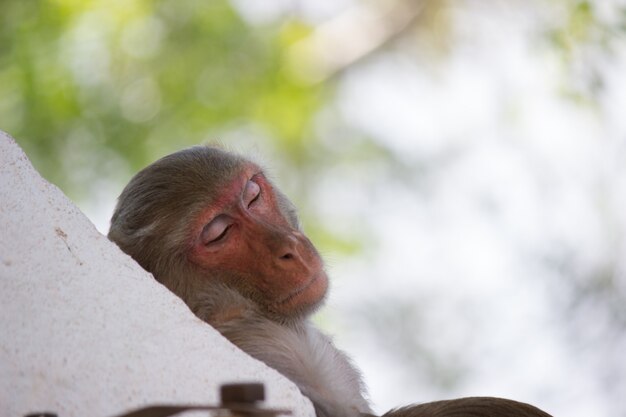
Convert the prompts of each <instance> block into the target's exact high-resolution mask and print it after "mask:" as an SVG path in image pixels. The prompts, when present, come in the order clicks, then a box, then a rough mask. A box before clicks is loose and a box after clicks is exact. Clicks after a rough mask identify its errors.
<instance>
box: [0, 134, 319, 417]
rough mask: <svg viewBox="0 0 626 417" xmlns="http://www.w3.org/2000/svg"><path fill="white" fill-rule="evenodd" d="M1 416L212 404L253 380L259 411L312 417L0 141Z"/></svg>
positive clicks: (63, 416)
mask: <svg viewBox="0 0 626 417" xmlns="http://www.w3.org/2000/svg"><path fill="white" fill-rule="evenodd" d="M0 312H1V314H0V415H3V416H15V417H17V416H22V415H24V414H26V413H29V412H34V411H42V410H50V411H54V412H56V413H57V414H58V415H59V417H71V416H76V417H78V416H113V415H116V414H119V413H121V412H123V411H125V410H128V409H131V408H135V407H138V406H141V405H145V404H152V403H216V402H217V400H218V388H219V385H220V384H221V383H224V382H233V381H261V382H264V383H265V384H266V390H267V392H266V397H267V405H268V406H274V407H285V408H289V409H292V410H293V411H294V413H295V415H296V416H312V415H313V411H312V407H311V406H310V403H309V402H308V400H306V399H305V398H303V397H302V396H301V395H300V392H299V391H298V389H297V388H296V387H295V386H294V385H293V384H292V383H291V382H290V381H288V380H286V379H285V378H283V377H282V376H281V375H279V374H278V373H277V372H275V371H274V370H272V369H270V368H268V367H266V366H265V365H264V364H262V363H260V362H258V361H256V360H254V359H252V358H251V357H249V356H248V355H246V354H244V353H243V352H241V351H240V350H238V349H237V348H236V347H234V346H233V345H231V344H230V343H229V342H228V341H227V340H225V339H224V338H223V337H221V335H219V334H218V333H217V332H216V331H215V330H214V329H212V328H211V327H210V326H208V325H206V324H205V323H203V322H201V321H200V320H198V319H197V318H196V317H195V316H194V315H193V314H192V313H191V312H190V311H189V310H188V309H187V307H186V306H185V304H184V303H183V302H182V301H180V300H179V299H178V298H177V297H176V296H174V295H173V294H171V293H170V292H169V291H168V290H167V289H166V288H165V287H163V286H161V285H160V284H158V283H157V282H156V281H155V280H154V279H153V278H152V276H151V275H150V274H148V273H147V272H145V271H144V270H143V269H141V267H139V266H138V265H137V264H136V263H135V262H134V261H133V260H132V259H130V258H129V257H128V256H126V255H125V254H123V253H122V252H121V251H120V250H119V249H118V248H117V247H116V246H115V245H114V244H112V243H111V242H109V241H108V239H107V238H106V237H105V236H103V235H101V234H100V233H98V231H97V230H96V229H95V227H94V226H93V225H92V224H91V223H90V222H89V220H88V219H87V218H86V217H85V216H84V215H83V214H82V213H81V212H80V210H78V208H76V206H74V204H72V202H70V201H69V200H68V199H67V198H66V197H65V196H64V195H63V193H62V192H61V191H60V190H59V189H58V188H56V187H55V186H53V185H51V184H49V183H48V182H46V181H45V180H43V179H42V178H41V177H40V176H39V174H38V173H37V172H36V171H35V170H34V169H33V167H32V166H31V164H30V162H29V160H28V158H27V157H26V156H25V155H24V153H23V152H22V150H21V149H20V148H19V146H18V145H17V144H16V143H15V142H14V141H13V139H11V138H10V137H9V136H8V135H6V134H3V133H2V132H0Z"/></svg>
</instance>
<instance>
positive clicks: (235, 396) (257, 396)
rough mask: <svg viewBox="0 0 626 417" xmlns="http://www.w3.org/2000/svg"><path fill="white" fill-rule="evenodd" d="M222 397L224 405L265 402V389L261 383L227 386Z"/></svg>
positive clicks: (224, 387) (224, 386) (223, 388)
mask: <svg viewBox="0 0 626 417" xmlns="http://www.w3.org/2000/svg"><path fill="white" fill-rule="evenodd" d="M220 397H221V399H222V404H254V403H255V402H257V401H263V400H265V387H264V386H263V384H261V383H248V384H225V385H222V386H221V388H220Z"/></svg>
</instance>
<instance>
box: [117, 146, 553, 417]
mask: <svg viewBox="0 0 626 417" xmlns="http://www.w3.org/2000/svg"><path fill="white" fill-rule="evenodd" d="M257 171H260V168H259V167H258V166H257V165H255V164H253V163H252V162H249V161H247V160H245V159H244V158H242V157H240V156H238V155H234V154H232V153H229V152H226V151H224V150H221V149H218V148H213V147H204V146H199V147H193V148H189V149H185V150H183V151H180V152H177V153H175V154H172V155H169V156H166V157H164V158H162V159H160V160H159V161H157V162H155V163H154V164H152V165H150V166H148V167H147V168H145V169H144V170H142V171H141V172H139V173H138V174H137V175H136V176H135V177H134V178H133V179H132V180H131V181H130V183H129V184H128V185H127V186H126V188H125V189H124V191H123V192H122V194H121V195H120V197H119V200H118V204H117V207H116V209H115V212H114V214H113V217H112V219H111V229H110V231H109V238H110V239H111V240H112V241H114V242H115V243H117V244H118V245H119V246H120V248H121V249H122V250H123V251H124V252H126V253H128V254H129V255H130V256H132V257H133V258H134V259H135V260H136V261H137V262H139V264H140V265H141V266H142V267H143V268H145V269H146V270H147V271H149V272H151V273H152V274H153V275H154V277H155V278H156V279H157V280H158V281H160V282H161V283H163V284H164V285H165V286H167V287H168V288H169V289H170V290H172V291H173V292H174V293H176V294H177V295H178V296H180V297H181V298H182V299H183V300H184V301H185V302H186V303H187V305H188V306H189V308H190V309H191V310H192V311H193V312H194V313H195V314H196V315H197V316H198V317H199V318H201V319H202V320H204V321H206V322H207V323H209V324H211V325H212V326H214V327H215V328H216V329H217V330H218V331H220V332H221V333H222V334H223V335H224V336H225V337H226V338H228V339H229V340H230V341H231V342H232V343H234V344H235V345H237V346H239V347H240V348H241V349H242V350H244V351H245V352H247V353H248V354H250V355H251V356H253V357H255V358H257V359H259V360H261V361H263V362H265V363H266V364H268V365H269V366H271V367H273V368H275V369H276V370H278V371H279V372H281V373H282V374H284V375H285V376H286V377H288V378H290V379H291V380H292V381H294V382H295V383H296V384H297V385H298V387H299V388H300V390H301V391H302V393H303V394H304V395H306V396H308V397H309V398H310V399H311V401H312V402H313V404H314V406H315V411H316V413H317V416H318V417H359V416H369V415H371V414H370V413H371V410H370V408H369V405H368V402H367V400H366V399H365V387H364V384H363V383H362V381H361V376H360V374H359V372H358V371H357V370H356V368H355V367H354V366H353V365H352V363H351V362H350V360H349V358H348V357H347V356H346V355H345V354H344V353H343V352H341V351H340V350H338V349H337V348H336V347H335V346H334V345H333V343H332V341H331V340H330V338H329V337H328V336H326V335H324V334H323V333H321V332H320V331H319V330H317V329H316V328H315V327H314V326H312V325H311V323H310V322H309V319H308V317H309V315H310V314H311V313H312V312H313V311H314V310H315V308H317V307H318V306H319V305H320V304H321V303H322V302H323V298H324V297H323V294H321V295H320V296H319V299H317V301H316V302H314V303H312V304H311V303H309V305H307V306H305V307H302V306H298V305H296V306H295V307H293V308H292V309H290V310H289V311H287V312H285V311H282V310H277V309H275V308H272V307H271V306H272V305H273V304H272V303H273V302H274V300H267V298H268V297H269V296H268V294H274V293H273V292H271V291H267V290H266V292H265V293H263V292H262V291H260V290H259V289H258V288H259V287H261V286H267V285H269V284H268V281H272V282H273V283H274V284H273V285H274V286H275V287H276V288H279V289H280V288H281V287H283V286H285V285H287V284H286V282H287V283H288V281H289V280H290V279H291V280H292V281H297V280H295V278H293V276H292V274H291V272H290V273H289V274H287V275H286V276H271V277H262V276H259V274H260V273H261V272H259V271H261V270H262V268H257V267H256V266H255V265H260V264H259V262H262V261H263V259H259V258H260V257H261V256H260V254H259V253H245V255H244V256H243V257H242V258H241V259H240V258H237V259H235V260H234V261H235V266H236V268H237V269H238V271H229V270H224V268H221V267H219V264H218V267H215V268H208V267H206V265H213V263H212V262H214V261H215V258H214V256H221V254H220V252H219V251H218V250H216V251H215V252H211V251H210V250H208V249H207V248H206V247H205V246H202V245H200V244H198V243H197V239H196V238H197V236H195V235H194V233H195V234H196V235H197V234H198V233H199V232H198V227H202V224H203V223H202V222H203V221H205V220H204V218H203V217H202V216H204V214H202V213H205V212H206V210H207V208H208V209H209V210H211V207H214V206H215V205H217V204H222V206H223V207H230V206H229V205H228V204H230V202H228V201H226V202H224V201H221V200H223V199H224V195H229V194H228V193H226V194H225V190H226V191H228V187H233V185H232V181H233V179H235V178H236V177H237V175H241V174H242V173H243V172H257ZM250 181H251V179H250ZM229 184H230V185H229ZM264 186H265V187H266V189H265V192H267V193H268V194H269V195H268V196H267V198H268V201H270V200H271V204H269V203H268V205H267V207H266V208H264V210H265V212H264V213H266V214H265V215H266V217H265V218H264V219H265V220H263V221H262V222H260V223H259V224H260V225H261V226H259V227H264V228H266V229H262V228H261V229H259V230H267V231H268V232H267V233H265V232H263V233H265V234H263V236H265V235H267V236H270V235H271V236H270V237H267V236H266V237H265V238H268V239H270V240H268V242H267V243H268V246H272V245H274V246H276V245H277V247H278V246H280V245H283V246H285V245H286V244H287V243H288V242H292V241H294V242H295V241H298V242H301V247H302V248H304V249H302V250H303V251H305V252H306V254H307V256H306V257H304V258H302V259H303V260H302V262H303V265H305V267H304V269H307V268H310V267H311V266H312V265H318V263H317V261H316V260H315V259H316V257H319V255H318V254H317V251H316V250H315V248H314V247H313V246H312V245H311V244H310V242H309V241H308V239H306V238H305V237H303V235H302V234H301V231H300V225H299V221H298V217H297V214H296V210H295V208H294V206H293V204H291V202H290V201H289V200H288V199H287V198H286V197H285V196H284V195H283V194H282V193H280V191H278V190H277V189H276V188H275V187H273V186H272V185H271V183H269V182H268V183H267V184H266V185H264ZM235 191H237V189H235ZM235 203H237V201H234V202H233V203H232V204H231V206H233V205H236V204H235ZM237 204H239V203H237ZM270 209H271V210H270ZM241 210H243V211H244V212H245V210H246V209H245V208H243V209H241ZM272 210H273V211H272ZM268 211H271V213H270V214H269V215H268V214H267V213H268ZM211 213H212V212H211V211H209V214H211ZM245 216H247V214H245V215H244V218H245ZM268 216H269V217H268ZM209 217H211V216H209ZM267 219H274V222H275V224H267V223H268V222H267ZM209 220H211V219H209ZM198 222H200V226H198ZM244 223H245V222H244ZM252 223H254V222H252ZM242 224H243V223H242ZM200 230H202V229H200ZM263 236H261V235H259V236H258V239H262V238H264V237H263ZM194 239H195V240H194ZM252 239H253V240H257V237H256V235H255V237H254V238H252ZM289 239H291V240H289ZM285 242H287V243H285ZM210 243H211V242H209V244H210ZM258 243H259V242H249V241H248V242H245V241H244V242H242V246H241V247H244V246H245V247H259V246H255V245H254V244H258ZM260 247H261V249H258V251H260V252H263V251H264V250H265V249H266V246H264V245H263V244H262V245H261V246H260ZM237 253H239V252H237ZM294 253H295V252H294ZM298 253H299V252H298ZM290 255H291V254H290ZM293 258H294V257H291V256H290V257H289V258H285V257H284V256H283V257H281V258H280V259H283V261H284V259H289V260H290V261H285V262H292V263H291V264H290V265H294V264H293V262H294V259H293ZM196 259H199V260H200V261H199V262H195V263H194V260H196ZM307 259H308V260H307ZM311 259H312V261H310V260H311ZM279 262H281V261H279V260H275V263H279ZM311 262H312V263H311ZM242 265H243V266H246V265H248V268H247V269H245V268H244V269H241V266H242ZM307 265H308V266H307ZM292 269H293V268H292ZM290 271H291V270H290ZM324 277H325V274H324ZM311 282H314V281H311ZM316 282H319V281H316ZM302 288H304V289H303V290H302V291H305V290H306V288H310V287H302ZM270 289H271V285H270ZM297 291H300V289H297ZM324 291H325V287H324ZM276 294H280V293H276ZM315 296H316V297H317V293H316V295H315ZM427 416H428V417H461V416H465V417H478V416H484V417H509V416H519V417H549V416H548V415H547V414H546V413H544V412H542V411H541V410H538V409H536V408H534V407H532V406H529V405H527V404H523V403H518V402H514V401H510V400H503V399H497V398H489V397H474V398H462V399H458V400H449V401H437V402H433V403H428V404H421V405H414V406H410V407H406V408H401V409H398V410H393V411H390V412H389V413H387V414H385V417H427Z"/></svg>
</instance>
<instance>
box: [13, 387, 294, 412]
mask: <svg viewBox="0 0 626 417" xmlns="http://www.w3.org/2000/svg"><path fill="white" fill-rule="evenodd" d="M220 400H221V405H219V406H216V405H154V406H150V407H144V408H139V409H137V410H134V411H131V412H129V413H125V414H120V415H119V416H117V417H169V416H173V415H176V414H179V413H183V412H186V411H228V412H230V414H231V415H233V416H255V417H274V416H276V415H279V414H288V415H289V414H291V411H289V410H281V409H269V408H262V407H260V406H258V405H257V404H256V403H258V402H260V401H263V400H265V387H264V386H263V384H261V383H248V384H226V385H222V386H221V388H220ZM24 417H57V415H56V414H52V413H35V414H28V415H26V416H24Z"/></svg>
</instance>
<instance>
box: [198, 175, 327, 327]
mask: <svg viewBox="0 0 626 417" xmlns="http://www.w3.org/2000/svg"><path fill="white" fill-rule="evenodd" d="M191 239H192V249H191V252H190V255H189V260H190V261H191V262H192V263H194V264H196V265H198V266H200V267H201V268H202V269H205V270H207V271H208V272H211V271H214V272H219V273H220V274H221V275H224V272H226V273H227V275H229V274H230V275H232V276H233V277H234V279H236V278H237V277H245V279H246V280H247V282H246V284H247V285H248V286H250V285H252V286H253V287H254V288H255V289H256V292H258V293H259V294H260V297H261V298H263V300H262V301H263V302H264V304H266V305H267V306H268V307H269V308H270V309H271V310H272V311H274V312H276V313H281V314H287V315H288V314H289V313H291V312H295V311H299V310H303V309H307V308H308V307H310V306H314V305H316V304H317V303H319V302H320V301H321V300H322V299H323V298H324V295H325V294H326V290H327V288H328V278H327V276H326V273H325V272H324V269H323V265H322V261H321V258H320V257H319V254H318V253H317V251H316V249H315V247H314V246H313V244H312V243H311V242H310V241H309V239H308V238H307V237H306V236H305V235H304V234H302V233H301V232H300V231H299V230H297V229H295V228H293V227H292V226H291V225H290V224H289V222H287V220H286V219H285V218H284V217H283V215H282V213H281V212H280V210H279V208H278V203H277V201H276V196H275V194H274V190H273V188H272V185H271V183H270V182H269V181H267V179H266V178H265V176H264V175H263V173H262V172H261V171H260V169H259V168H258V167H256V166H254V165H248V166H246V167H245V169H244V170H243V172H242V174H241V175H240V176H239V177H237V178H236V179H235V180H234V181H232V182H231V183H230V184H229V185H228V186H227V187H225V189H224V191H223V192H222V193H221V194H220V195H219V197H218V198H217V199H216V201H215V202H214V204H212V205H211V206H210V207H208V208H207V209H206V210H204V211H203V212H202V213H201V214H200V216H199V219H198V222H196V223H195V225H194V227H193V235H192V238H191ZM208 275H209V276H210V274H208ZM250 281H252V282H250Z"/></svg>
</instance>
